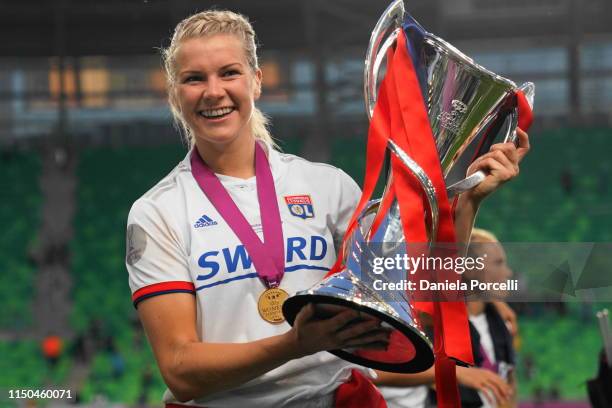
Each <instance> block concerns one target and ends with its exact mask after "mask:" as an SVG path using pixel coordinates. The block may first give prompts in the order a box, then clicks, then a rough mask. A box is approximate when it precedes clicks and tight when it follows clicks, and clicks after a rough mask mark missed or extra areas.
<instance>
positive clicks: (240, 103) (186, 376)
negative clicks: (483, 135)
mask: <svg viewBox="0 0 612 408" xmlns="http://www.w3.org/2000/svg"><path fill="white" fill-rule="evenodd" d="M163 56H164V63H165V68H166V74H167V79H168V91H169V103H170V107H171V110H172V113H173V115H174V117H175V119H176V121H177V123H178V124H179V125H180V127H181V129H182V130H183V132H184V133H185V135H186V136H187V139H188V141H189V145H190V147H191V149H190V152H189V153H188V154H187V156H186V157H185V159H184V160H183V161H182V162H181V163H179V165H178V166H177V167H176V168H175V169H174V170H173V171H172V172H171V173H170V174H169V175H168V176H166V177H165V178H164V179H162V180H161V181H160V182H159V183H158V184H157V185H156V186H155V187H153V188H152V189H151V190H150V191H149V192H147V193H146V194H145V195H144V196H142V197H141V198H140V199H139V200H137V201H136V202H135V203H134V205H133V206H132V209H131V211H130V215H129V217H128V231H127V256H126V266H127V269H128V273H129V284H130V288H131V290H132V299H133V302H134V305H135V306H136V307H137V309H138V315H139V318H140V320H141V322H142V324H143V326H144V329H145V332H146V334H147V337H148V339H149V342H150V343H151V345H152V348H153V351H154V354H155V357H156V360H157V363H158V366H159V369H160V371H161V374H162V376H163V378H164V381H165V383H166V385H167V386H168V391H167V392H166V393H165V395H164V401H165V402H166V407H176V406H182V405H179V403H181V404H186V405H188V406H202V407H204V406H206V407H243V406H260V407H276V406H291V407H331V406H364V407H384V406H385V402H384V400H383V399H382V397H381V396H380V394H379V393H378V391H377V390H376V388H375V387H374V386H373V385H372V384H371V382H370V380H369V378H371V377H373V376H374V373H373V372H372V370H368V369H365V368H364V367H360V366H356V365H354V364H350V363H348V362H346V361H343V360H340V359H338V358H337V357H335V356H333V355H331V354H329V353H324V352H323V351H325V350H332V349H338V348H347V347H365V348H380V347H385V346H386V344H387V342H388V332H387V331H386V330H383V329H381V328H380V322H379V321H377V320H374V319H366V320H361V319H358V314H357V312H355V311H352V310H345V311H343V312H341V313H339V314H337V315H335V316H333V317H331V318H328V319H318V318H317V317H316V313H315V309H314V307H313V305H308V306H306V307H304V308H303V309H302V310H301V312H300V313H299V314H298V315H297V318H296V321H295V324H294V326H293V327H290V326H289V325H288V324H287V323H286V322H285V321H284V319H283V317H282V314H281V313H280V309H281V308H280V306H281V305H282V301H283V300H284V299H285V298H286V297H287V296H288V295H289V294H290V293H294V292H297V291H299V290H304V289H307V288H309V287H311V286H312V285H314V284H315V283H317V282H318V281H320V280H321V279H322V278H323V277H324V275H325V273H326V272H327V271H328V270H329V268H330V267H331V266H332V264H333V263H334V261H335V254H336V248H337V245H338V244H339V243H340V242H341V240H342V237H343V234H344V231H345V230H346V228H347V223H348V221H349V219H350V217H351V215H352V212H353V210H354V208H355V207H356V205H357V202H358V199H359V196H360V191H359V188H358V186H357V185H356V184H355V182H354V181H353V180H352V179H350V177H349V176H347V175H346V174H345V173H344V172H343V171H341V170H339V169H337V168H335V167H332V166H329V165H324V164H317V163H310V162H308V161H306V160H304V159H301V158H299V157H296V156H292V155H287V154H282V153H280V152H278V151H277V150H276V149H275V145H274V143H273V141H272V138H271V136H270V134H269V133H268V131H267V128H266V119H265V117H264V116H263V114H262V113H261V112H260V111H259V110H258V109H257V108H256V107H255V105H254V102H255V101H256V100H257V99H258V98H259V97H260V94H261V80H262V74H261V70H260V69H259V67H258V62H257V54H256V43H255V34H254V31H253V29H252V27H251V25H250V24H249V22H248V21H247V19H246V18H245V17H244V16H242V15H239V14H236V13H233V12H229V11H205V12H201V13H198V14H195V15H193V16H191V17H189V18H187V19H185V20H183V21H182V22H180V23H179V24H178V26H177V27H176V29H175V32H174V35H173V38H172V41H171V44H170V46H169V47H168V48H167V49H165V50H164V51H163ZM519 139H520V147H519V148H518V149H517V148H516V147H515V146H514V145H512V144H499V145H495V146H493V147H492V148H491V152H489V153H488V154H486V155H484V156H482V157H481V158H479V159H478V160H477V161H476V162H475V163H474V164H473V165H472V167H471V172H474V171H477V170H486V171H487V172H488V173H489V176H488V177H487V178H486V179H485V180H484V181H483V182H482V183H481V184H480V185H479V186H478V187H477V188H476V189H474V190H472V192H470V193H466V194H464V195H463V196H462V197H461V199H460V202H459V204H458V207H457V208H458V210H457V213H456V214H457V215H456V226H457V231H458V234H457V235H458V239H460V240H462V242H465V240H467V239H468V237H469V233H470V231H471V227H472V225H473V221H474V218H475V215H476V211H477V209H478V206H479V205H480V202H481V200H482V199H483V198H484V197H486V196H487V195H488V194H490V193H491V192H492V191H494V190H495V189H497V188H498V187H499V186H500V185H501V184H503V183H504V182H505V181H507V180H509V179H511V178H513V177H514V176H516V174H518V162H519V161H520V159H522V157H523V156H524V155H525V154H526V153H527V151H528V150H529V141H528V136H527V134H526V133H524V132H519ZM279 202H280V203H281V204H280V205H279ZM262 237H263V242H262V241H260V240H261V239H262ZM257 242H259V243H257ZM247 251H248V255H247ZM262 265H263V266H262ZM254 270H255V272H254ZM162 295H163V296H162ZM194 295H195V296H194Z"/></svg>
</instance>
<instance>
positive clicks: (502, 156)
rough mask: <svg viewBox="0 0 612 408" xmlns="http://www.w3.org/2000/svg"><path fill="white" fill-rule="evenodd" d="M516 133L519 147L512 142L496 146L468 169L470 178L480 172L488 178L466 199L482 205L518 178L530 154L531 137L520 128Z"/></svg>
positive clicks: (470, 192) (467, 194)
mask: <svg viewBox="0 0 612 408" xmlns="http://www.w3.org/2000/svg"><path fill="white" fill-rule="evenodd" d="M516 133H517V135H518V147H517V146H515V145H514V143H511V142H508V143H497V144H494V145H493V146H491V149H490V150H489V152H488V153H486V154H484V155H482V156H480V157H479V158H478V159H476V160H475V161H474V163H472V164H471V165H470V167H468V170H467V175H468V176H469V175H471V174H473V173H475V172H477V171H478V170H482V171H484V172H485V174H486V175H487V176H486V178H485V179H484V180H483V181H482V182H481V183H480V184H479V185H477V186H476V187H475V188H474V189H472V190H470V191H467V192H465V193H464V195H465V196H466V198H469V199H471V200H473V201H474V202H475V203H480V202H481V201H482V200H483V199H484V198H485V197H487V196H488V195H489V194H491V193H492V192H493V191H495V190H497V188H499V186H501V185H502V184H504V183H506V182H507V181H508V180H511V179H513V178H514V177H516V176H518V174H519V163H520V162H521V160H523V157H525V155H526V154H527V153H528V152H529V136H528V135H527V133H525V132H524V131H523V130H521V129H519V128H517V129H516Z"/></svg>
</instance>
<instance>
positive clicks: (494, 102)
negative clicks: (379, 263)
mask: <svg viewBox="0 0 612 408" xmlns="http://www.w3.org/2000/svg"><path fill="white" fill-rule="evenodd" d="M402 30H403V31H404V32H405V33H406V40H407V46H408V51H409V54H410V56H411V59H412V61H413V64H414V67H415V70H416V73H417V77H418V80H419V83H420V87H421V93H422V94H423V100H424V102H425V105H426V107H427V111H428V115H429V121H430V125H431V128H432V131H433V135H434V137H435V142H436V147H437V151H438V156H439V158H440V163H441V167H442V171H443V175H444V180H445V183H446V186H447V193H448V196H449V198H452V197H453V196H455V195H457V194H460V193H462V192H465V191H467V190H470V189H471V188H473V187H475V186H477V185H478V184H479V183H480V182H481V181H482V180H483V179H484V178H485V176H486V175H485V174H484V173H482V172H476V173H475V174H473V175H471V176H469V177H467V178H466V171H467V168H468V166H469V165H470V164H471V163H472V162H473V161H474V160H475V159H476V158H478V157H480V156H481V155H483V154H485V153H486V152H487V151H488V150H489V148H490V146H491V145H492V144H493V143H495V142H497V141H513V142H516V128H517V124H518V108H517V98H516V92H517V90H519V89H520V90H521V91H523V93H524V94H525V96H526V98H527V100H528V102H529V104H530V105H533V97H534V85H533V84H532V83H526V84H524V85H522V86H521V87H520V88H519V87H517V85H516V84H515V83H514V82H512V81H510V80H508V79H505V78H502V77H500V76H499V75H496V74H495V73H493V72H491V71H489V70H487V69H486V68H484V67H482V66H480V65H478V64H476V63H475V62H474V61H473V60H472V59H471V58H469V57H467V56H466V55H464V54H463V53H462V52H460V51H459V50H457V49H456V48H455V47H453V46H452V45H451V44H449V43H447V42H446V41H444V40H443V39H441V38H439V37H437V36H435V35H434V34H431V33H429V32H427V31H426V30H425V29H424V28H423V27H422V26H421V25H419V24H418V23H417V22H416V21H415V20H414V18H412V16H410V15H409V14H407V13H406V12H405V11H404V4H403V1H402V0H396V1H394V2H393V3H392V4H391V5H390V6H389V7H388V8H387V10H386V11H385V12H384V14H383V15H382V16H381V18H380V19H379V21H378V23H377V24H376V27H375V28H374V31H373V32H372V36H371V38H370V44H369V46H368V51H367V55H366V60H365V73H364V91H365V102H366V110H367V113H368V115H369V117H371V116H372V114H373V112H374V105H375V103H376V96H377V90H378V86H379V83H378V82H379V81H378V75H379V72H380V70H381V68H382V67H383V65H384V62H385V57H386V51H387V49H388V48H389V47H392V46H394V44H395V42H396V39H397V36H398V34H399V33H400V32H401V31H402ZM387 148H388V151H389V154H393V155H395V156H396V157H397V158H398V159H399V160H400V161H401V163H403V165H404V166H405V169H406V171H409V172H410V173H412V175H413V176H414V177H415V178H416V179H417V180H418V181H419V183H420V185H421V188H422V189H423V192H424V193H425V196H426V198H427V203H428V209H427V211H428V214H425V217H424V221H423V222H425V223H426V227H427V232H428V239H429V244H430V245H433V244H434V243H435V242H436V234H437V230H438V203H437V199H436V191H435V188H434V186H433V184H432V182H431V181H430V179H429V177H428V176H427V174H426V173H425V171H424V170H423V169H422V168H421V167H420V166H419V165H418V164H417V163H416V162H415V161H414V160H412V159H411V158H410V157H409V156H408V155H407V154H406V153H405V152H404V151H403V150H402V149H400V148H399V146H397V145H396V144H395V143H393V142H392V141H389V143H388V146H387ZM392 180H393V172H392V171H389V173H388V179H387V186H386V189H385V192H384V193H383V198H382V199H379V200H373V201H370V202H369V203H368V204H367V205H366V208H365V209H364V210H363V211H362V213H361V214H360V215H359V217H358V227H357V228H356V229H355V232H354V233H353V234H352V236H351V237H349V239H348V240H347V241H346V244H345V251H344V253H345V258H344V265H345V269H344V270H342V271H341V272H340V273H338V274H335V275H333V276H330V277H328V278H326V279H324V280H323V281H322V282H320V283H318V284H317V285H315V286H314V287H312V288H310V289H308V290H305V291H301V292H298V293H297V294H295V295H294V296H292V297H290V298H289V299H287V300H286V301H285V303H284V305H283V313H284V315H285V317H286V319H287V321H288V322H289V323H290V324H293V322H294V320H295V316H296V315H297V313H298V312H299V311H300V310H301V308H302V307H303V306H305V305H306V304H308V303H313V304H315V305H316V307H317V310H318V312H319V314H320V315H321V316H322V317H324V316H326V315H333V314H334V313H337V311H338V310H340V309H342V308H346V307H348V308H351V309H355V310H358V311H359V312H360V314H361V315H368V316H371V317H374V318H378V319H380V320H381V321H382V322H383V323H382V324H383V326H384V327H386V328H388V330H390V331H391V343H390V344H391V347H389V348H388V349H387V350H368V349H359V348H357V349H342V350H333V351H331V352H332V353H333V354H335V355H337V356H338V357H341V358H343V359H345V360H348V361H351V362H354V363H357V364H360V365H363V366H366V367H371V368H375V369H380V370H384V371H391V372H400V373H414V372H420V371H424V370H426V369H427V368H429V367H430V366H431V365H432V364H433V361H434V356H433V351H432V345H431V341H430V340H429V339H428V338H427V336H426V335H425V334H424V332H423V330H422V327H421V324H420V322H419V320H418V315H417V314H416V313H415V310H414V309H413V308H412V306H411V300H413V296H412V295H411V293H410V292H408V291H388V292H385V293H384V294H383V293H381V291H377V290H376V289H375V288H374V287H373V285H372V283H373V282H375V281H376V280H381V279H382V280H386V281H388V282H398V281H400V280H402V279H406V271H395V272H393V271H391V272H390V273H386V272H385V274H384V275H379V274H376V273H374V265H373V263H372V261H373V260H374V259H375V258H380V257H383V258H393V257H395V256H396V255H398V254H399V255H401V254H405V253H406V250H407V249H406V242H405V238H404V231H403V228H402V224H401V220H400V215H399V204H398V203H397V201H393V203H392V204H391V206H390V207H389V209H388V210H387V211H386V213H385V214H383V216H382V222H381V223H380V225H379V227H378V228H377V229H376V231H371V226H372V222H373V220H374V218H375V217H376V216H377V213H378V211H379V208H380V204H381V202H382V201H383V200H384V197H385V196H386V195H387V194H391V187H390V186H391V183H392Z"/></svg>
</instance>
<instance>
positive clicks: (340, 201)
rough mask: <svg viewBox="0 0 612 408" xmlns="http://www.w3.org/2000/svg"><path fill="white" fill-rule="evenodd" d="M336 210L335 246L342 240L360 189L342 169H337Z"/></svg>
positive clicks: (359, 194) (358, 197) (337, 246)
mask: <svg viewBox="0 0 612 408" xmlns="http://www.w3.org/2000/svg"><path fill="white" fill-rule="evenodd" d="M337 171H338V179H337V180H338V184H339V185H338V189H337V192H338V195H337V207H336V208H337V212H336V214H335V217H334V229H333V234H334V243H335V244H336V248H339V247H340V246H339V244H340V243H341V242H342V238H343V237H344V233H345V232H346V229H347V228H348V223H349V221H350V220H351V217H352V216H353V213H354V212H355V209H356V208H357V204H359V199H360V198H361V189H360V188H359V186H358V185H357V183H355V181H354V180H353V179H352V178H351V177H350V176H349V175H348V174H346V173H345V172H344V171H342V170H340V169H338V170H337Z"/></svg>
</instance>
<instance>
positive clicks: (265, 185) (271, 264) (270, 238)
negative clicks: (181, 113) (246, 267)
mask: <svg viewBox="0 0 612 408" xmlns="http://www.w3.org/2000/svg"><path fill="white" fill-rule="evenodd" d="M191 173H192V175H193V178H194V179H195V180H196V182H197V183H198V185H199V186H200V189H201V190H202V192H203V193H204V194H205V195H206V197H208V199H209V200H210V202H211V203H212V205H213V206H214V207H215V209H216V210H217V212H218V213H219V214H220V215H221V217H222V218H223V219H224V220H225V222H226V223H227V225H229V227H230V228H231V229H232V231H234V233H235V234H236V236H237V237H238V239H239V240H240V242H242V243H243V244H244V246H245V248H246V250H247V252H248V254H249V256H250V258H251V260H252V261H253V264H254V265H255V270H256V272H257V276H259V279H261V281H262V282H263V284H264V285H265V286H266V287H267V288H276V287H278V285H279V284H280V282H281V280H282V279H283V274H284V273H285V257H284V254H285V248H284V244H283V229H282V225H281V217H280V210H279V209H278V200H277V198H276V189H275V188H274V179H273V177H272V171H271V170H270V164H269V163H268V158H267V157H266V154H265V152H264V151H263V148H262V147H261V146H260V144H259V143H258V142H255V180H256V184H257V199H258V201H259V211H260V214H261V225H262V229H263V236H264V242H261V240H260V239H259V237H258V236H257V234H256V233H255V231H253V228H251V225H250V224H249V222H248V221H247V220H246V218H245V217H244V215H243V214H242V212H240V209H239V208H238V206H237V205H236V203H235V202H234V200H232V197H231V196H230V195H229V193H228V192H227V190H226V189H225V187H223V184H221V181H219V178H218V177H217V176H216V175H215V173H213V171H212V170H211V169H210V168H209V167H208V166H207V165H206V163H204V160H202V158H201V157H200V155H199V154H198V150H197V149H193V152H192V154H191Z"/></svg>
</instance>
